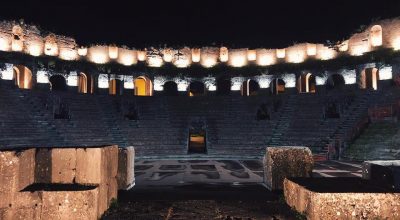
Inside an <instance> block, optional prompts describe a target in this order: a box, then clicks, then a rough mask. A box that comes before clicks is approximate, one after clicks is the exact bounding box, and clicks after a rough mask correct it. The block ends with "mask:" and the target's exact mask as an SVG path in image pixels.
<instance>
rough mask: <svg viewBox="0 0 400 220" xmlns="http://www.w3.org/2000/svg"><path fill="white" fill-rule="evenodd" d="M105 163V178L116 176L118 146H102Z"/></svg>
mask: <svg viewBox="0 0 400 220" xmlns="http://www.w3.org/2000/svg"><path fill="white" fill-rule="evenodd" d="M102 149H103V151H104V156H105V157H104V158H105V162H106V163H107V164H106V171H107V172H106V173H105V175H106V176H105V178H111V177H116V176H117V174H118V146H117V145H111V146H107V147H104V148H102Z"/></svg>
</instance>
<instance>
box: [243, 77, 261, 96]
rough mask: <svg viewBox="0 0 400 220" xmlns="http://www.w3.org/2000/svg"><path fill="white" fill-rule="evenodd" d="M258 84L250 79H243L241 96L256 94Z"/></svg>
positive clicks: (258, 87)
mask: <svg viewBox="0 0 400 220" xmlns="http://www.w3.org/2000/svg"><path fill="white" fill-rule="evenodd" d="M259 89H260V86H259V85H258V83H257V82H256V81H254V80H252V79H249V80H247V81H244V82H243V84H242V89H241V90H242V96H253V95H257V94H258V90H259Z"/></svg>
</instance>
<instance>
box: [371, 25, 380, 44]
mask: <svg viewBox="0 0 400 220" xmlns="http://www.w3.org/2000/svg"><path fill="white" fill-rule="evenodd" d="M370 40H371V46H373V47H378V46H382V27H381V26H380V25H375V26H373V27H372V28H371V31H370Z"/></svg>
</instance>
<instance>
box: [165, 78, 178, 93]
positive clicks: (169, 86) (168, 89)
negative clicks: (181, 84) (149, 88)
mask: <svg viewBox="0 0 400 220" xmlns="http://www.w3.org/2000/svg"><path fill="white" fill-rule="evenodd" d="M164 95H166V96H177V95H178V85H177V84H176V83H175V82H174V81H168V82H166V83H164Z"/></svg>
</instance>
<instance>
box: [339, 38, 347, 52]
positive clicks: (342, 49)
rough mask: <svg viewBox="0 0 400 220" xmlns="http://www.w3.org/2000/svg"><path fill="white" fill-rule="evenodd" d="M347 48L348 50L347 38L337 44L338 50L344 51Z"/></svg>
mask: <svg viewBox="0 0 400 220" xmlns="http://www.w3.org/2000/svg"><path fill="white" fill-rule="evenodd" d="M347 50H349V40H346V41H344V42H342V43H341V44H340V45H339V51H341V52H345V51H347Z"/></svg>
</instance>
